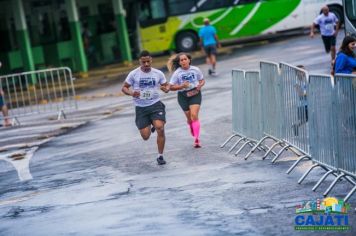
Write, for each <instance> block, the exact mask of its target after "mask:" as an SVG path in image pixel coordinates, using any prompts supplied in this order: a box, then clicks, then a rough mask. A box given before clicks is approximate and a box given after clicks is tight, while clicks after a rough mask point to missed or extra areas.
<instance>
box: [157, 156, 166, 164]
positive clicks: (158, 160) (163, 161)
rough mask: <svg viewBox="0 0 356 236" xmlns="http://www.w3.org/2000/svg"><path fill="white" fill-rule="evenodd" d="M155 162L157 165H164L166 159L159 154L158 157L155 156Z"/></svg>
mask: <svg viewBox="0 0 356 236" xmlns="http://www.w3.org/2000/svg"><path fill="white" fill-rule="evenodd" d="M157 164H158V165H164V164H166V161H165V160H164V159H163V156H159V157H158V158H157Z"/></svg>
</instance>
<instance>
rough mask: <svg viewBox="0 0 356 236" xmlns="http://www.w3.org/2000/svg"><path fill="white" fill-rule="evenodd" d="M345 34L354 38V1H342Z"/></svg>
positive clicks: (355, 21)
mask: <svg viewBox="0 0 356 236" xmlns="http://www.w3.org/2000/svg"><path fill="white" fill-rule="evenodd" d="M343 6H344V13H345V34H346V35H352V36H354V37H356V0H344V5H343Z"/></svg>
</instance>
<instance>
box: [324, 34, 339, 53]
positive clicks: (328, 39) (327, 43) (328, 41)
mask: <svg viewBox="0 0 356 236" xmlns="http://www.w3.org/2000/svg"><path fill="white" fill-rule="evenodd" d="M321 38H322V39H323V43H324V47H325V51H326V52H327V53H329V52H330V49H331V46H334V47H335V45H336V38H335V36H323V35H322V36H321Z"/></svg>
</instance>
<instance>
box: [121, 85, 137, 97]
mask: <svg viewBox="0 0 356 236" xmlns="http://www.w3.org/2000/svg"><path fill="white" fill-rule="evenodd" d="M130 87H131V85H129V84H128V83H127V82H124V85H123V86H122V88H121V91H122V92H123V93H124V94H126V95H128V96H132V97H140V91H132V90H131V89H130Z"/></svg>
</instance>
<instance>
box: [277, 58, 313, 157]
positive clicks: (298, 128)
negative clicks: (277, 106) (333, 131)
mask: <svg viewBox="0 0 356 236" xmlns="http://www.w3.org/2000/svg"><path fill="white" fill-rule="evenodd" d="M280 68H281V76H282V80H281V82H282V91H283V101H284V106H283V109H284V124H285V129H284V132H283V134H282V135H283V140H284V141H285V142H287V143H288V144H291V145H292V146H293V147H296V148H298V150H300V151H302V152H303V153H305V154H310V151H309V122H308V114H307V110H306V109H305V107H306V106H307V103H308V99H307V96H306V94H307V93H308V75H307V73H306V71H304V70H302V69H299V68H297V67H295V66H291V65H288V64H286V63H280Z"/></svg>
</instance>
